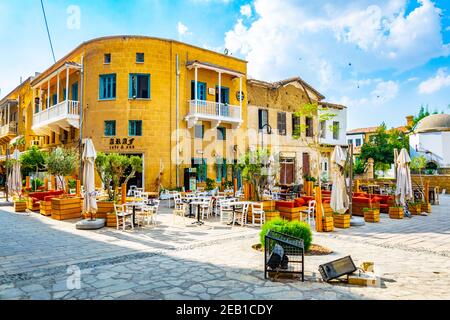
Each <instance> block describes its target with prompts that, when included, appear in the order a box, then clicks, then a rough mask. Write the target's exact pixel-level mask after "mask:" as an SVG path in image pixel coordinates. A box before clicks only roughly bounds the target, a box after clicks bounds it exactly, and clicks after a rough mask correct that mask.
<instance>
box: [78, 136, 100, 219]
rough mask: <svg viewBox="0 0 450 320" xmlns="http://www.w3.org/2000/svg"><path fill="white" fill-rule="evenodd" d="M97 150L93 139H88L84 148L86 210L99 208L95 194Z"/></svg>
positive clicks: (84, 205)
mask: <svg viewBox="0 0 450 320" xmlns="http://www.w3.org/2000/svg"><path fill="white" fill-rule="evenodd" d="M96 158H97V153H96V152H95V148H94V144H93V143H92V140H91V139H86V141H85V144H84V150H83V157H82V160H83V162H84V167H83V183H84V191H85V194H84V202H83V210H84V211H85V212H91V213H92V212H93V211H96V210H97V199H96V194H95V159H96Z"/></svg>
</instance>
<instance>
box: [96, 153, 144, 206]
mask: <svg viewBox="0 0 450 320" xmlns="http://www.w3.org/2000/svg"><path fill="white" fill-rule="evenodd" d="M95 167H96V169H97V173H98V174H99V176H100V179H101V180H102V182H103V185H104V187H105V188H106V191H107V192H108V198H109V201H114V200H116V199H117V194H116V190H117V188H118V187H119V186H120V185H121V184H122V183H125V184H128V182H129V181H130V179H132V178H133V177H135V175H136V173H137V172H142V158H141V157H138V156H132V157H127V156H126V155H121V154H118V153H110V154H105V153H102V152H99V153H97V158H96V159H95ZM127 170H128V171H129V172H130V173H129V174H126V172H127Z"/></svg>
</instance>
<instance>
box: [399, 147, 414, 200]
mask: <svg viewBox="0 0 450 320" xmlns="http://www.w3.org/2000/svg"><path fill="white" fill-rule="evenodd" d="M410 162H411V158H410V157H409V154H408V152H407V151H406V149H405V148H403V149H402V150H401V151H400V154H399V155H398V157H397V185H396V190H395V195H396V197H397V202H398V203H399V204H400V205H402V206H404V205H406V200H409V199H412V198H413V190H412V182H411V171H410V169H409V163H410Z"/></svg>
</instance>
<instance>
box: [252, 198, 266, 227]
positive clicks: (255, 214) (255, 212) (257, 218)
mask: <svg viewBox="0 0 450 320" xmlns="http://www.w3.org/2000/svg"><path fill="white" fill-rule="evenodd" d="M265 220H266V215H265V212H264V206H263V204H262V203H252V224H253V225H254V224H255V222H256V223H259V225H260V226H262V225H263V224H264V222H265Z"/></svg>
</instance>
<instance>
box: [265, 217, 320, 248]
mask: <svg viewBox="0 0 450 320" xmlns="http://www.w3.org/2000/svg"><path fill="white" fill-rule="evenodd" d="M270 230H273V231H277V232H280V233H283V234H286V235H290V236H293V237H297V238H300V239H303V242H304V245H305V250H306V251H308V250H309V248H310V247H311V244H312V232H311V227H310V226H309V225H308V224H306V223H304V222H300V221H287V220H283V219H280V218H278V219H275V220H271V221H268V222H266V223H265V224H264V225H263V226H262V230H261V233H260V234H259V239H260V242H261V245H262V246H263V247H264V245H265V236H266V234H267V233H268V232H269V231H270Z"/></svg>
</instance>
